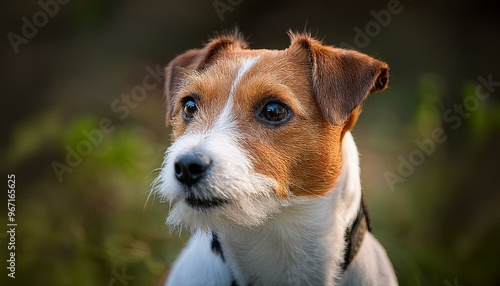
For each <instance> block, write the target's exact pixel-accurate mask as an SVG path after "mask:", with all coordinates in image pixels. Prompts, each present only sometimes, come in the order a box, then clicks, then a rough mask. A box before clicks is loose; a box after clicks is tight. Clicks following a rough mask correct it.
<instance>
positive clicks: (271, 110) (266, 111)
mask: <svg viewBox="0 0 500 286" xmlns="http://www.w3.org/2000/svg"><path fill="white" fill-rule="evenodd" d="M290 115H291V112H290V110H289V109H288V107H287V106H285V105H284V104H281V103H278V102H269V103H267V104H266V105H264V107H263V108H262V110H261V111H260V114H259V119H260V120H261V121H264V122H265V123H268V124H271V125H279V124H281V123H284V122H285V121H287V120H288V119H289V118H290Z"/></svg>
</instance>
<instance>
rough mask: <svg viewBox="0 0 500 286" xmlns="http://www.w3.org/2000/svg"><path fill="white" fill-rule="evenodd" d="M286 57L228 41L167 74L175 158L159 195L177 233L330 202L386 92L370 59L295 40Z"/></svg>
mask: <svg viewBox="0 0 500 286" xmlns="http://www.w3.org/2000/svg"><path fill="white" fill-rule="evenodd" d="M291 38H292V43H291V45H290V47H289V48H288V49H286V50H281V51H276V50H250V49H247V45H246V43H245V42H244V41H243V40H242V39H241V37H239V36H223V37H219V38H216V39H214V40H212V41H211V42H210V43H209V44H207V45H206V46H205V47H204V48H203V49H200V50H191V51H188V52H186V53H185V54H182V55H180V56H178V57H177V58H176V59H174V60H173V61H172V62H171V63H170V64H169V66H168V67H167V69H166V101H167V124H171V126H172V129H173V135H172V139H173V143H172V146H171V147H170V148H169V149H168V150H167V153H166V156H165V161H164V164H163V168H162V171H161V174H160V177H159V178H158V180H159V192H160V194H161V195H162V196H164V197H166V198H168V199H169V200H170V201H171V202H172V203H173V208H172V210H171V212H170V216H169V222H170V223H172V224H174V225H181V226H189V227H192V228H195V229H198V228H215V229H221V228H224V226H226V225H228V224H237V225H243V226H257V225H260V224H262V223H263V222H264V221H265V220H266V219H267V218H268V217H270V216H271V215H272V214H274V213H276V212H279V211H280V209H281V208H282V207H284V206H287V205H289V204H290V203H291V201H292V200H291V199H292V198H294V197H317V196H324V195H325V194H326V193H327V192H328V191H330V190H332V188H333V187H334V185H335V183H336V180H337V178H338V177H339V175H340V172H341V170H342V157H341V146H342V144H341V142H342V138H343V135H344V134H345V132H347V131H348V130H349V129H350V128H352V126H353V125H354V123H355V122H356V119H357V116H358V111H359V105H360V104H361V102H362V101H363V100H364V99H365V98H366V97H367V96H368V94H370V93H371V92H374V91H378V90H382V89H384V88H385V87H386V86H387V82H388V68H387V65H386V64H385V63H383V62H380V61H377V60H375V59H373V58H370V57H368V56H366V55H363V54H360V53H357V52H354V51H346V50H342V49H336V48H332V47H328V46H324V45H322V44H321V43H320V42H319V41H317V40H314V39H312V38H310V37H309V36H307V35H292V36H291Z"/></svg>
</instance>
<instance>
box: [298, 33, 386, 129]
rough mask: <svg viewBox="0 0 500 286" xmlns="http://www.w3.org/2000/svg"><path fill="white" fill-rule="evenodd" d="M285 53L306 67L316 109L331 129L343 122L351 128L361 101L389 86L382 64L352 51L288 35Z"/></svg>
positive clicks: (307, 37)
mask: <svg viewBox="0 0 500 286" xmlns="http://www.w3.org/2000/svg"><path fill="white" fill-rule="evenodd" d="M289 50H290V52H291V53H292V56H294V57H300V58H302V59H305V62H307V63H308V65H309V68H310V70H311V81H312V88H313V92H314V95H315V97H316V101H317V103H318V106H319V107H320V108H321V110H322V112H323V114H324V116H325V118H326V119H327V120H328V122H330V123H331V124H334V125H341V124H343V123H345V122H347V124H346V126H347V127H348V128H351V127H352V126H353V125H354V122H355V121H356V118H352V117H353V115H354V117H357V114H358V113H359V108H358V107H359V106H360V104H361V103H362V102H363V100H365V99H366V97H367V96H368V95H369V94H371V93H373V92H377V91H381V90H384V89H385V88H386V87H387V84H388V82H389V68H388V66H387V64H386V63H384V62H381V61H378V60H376V59H374V58H371V57H369V56H367V55H364V54H362V53H359V52H356V51H351V50H344V49H339V48H333V47H329V46H325V45H323V44H322V43H321V42H320V41H318V40H316V39H313V38H311V37H310V36H308V35H304V34H298V35H297V34H291V45H290V48H289ZM353 120H354V121H353ZM351 122H353V123H351Z"/></svg>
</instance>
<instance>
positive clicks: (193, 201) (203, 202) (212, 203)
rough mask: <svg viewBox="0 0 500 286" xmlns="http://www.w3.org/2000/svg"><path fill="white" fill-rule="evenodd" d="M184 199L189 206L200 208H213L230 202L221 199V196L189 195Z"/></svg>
mask: <svg viewBox="0 0 500 286" xmlns="http://www.w3.org/2000/svg"><path fill="white" fill-rule="evenodd" d="M184 201H185V202H186V204H187V205H188V206H190V207H192V208H194V209H199V210H204V209H211V208H215V207H219V206H222V205H224V204H226V203H228V201H227V200H224V199H219V198H210V199H206V198H203V199H201V198H197V197H194V196H189V197H187V198H185V199H184Z"/></svg>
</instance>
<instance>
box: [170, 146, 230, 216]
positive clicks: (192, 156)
mask: <svg viewBox="0 0 500 286" xmlns="http://www.w3.org/2000/svg"><path fill="white" fill-rule="evenodd" d="M211 165H212V160H211V159H210V157H208V156H207V155H205V154H203V153H199V152H189V153H184V154H181V155H179V156H178V157H177V158H176V160H175V163H174V172H175V178H176V179H177V180H178V181H179V182H180V183H181V184H182V185H183V186H184V192H185V199H184V200H185V202H186V204H187V205H188V206H190V207H192V208H195V209H209V208H213V207H217V206H220V205H223V204H225V203H227V200H224V199H220V198H216V197H211V196H210V194H209V193H210V192H209V190H206V189H204V187H203V184H202V182H200V181H202V180H203V178H205V177H207V174H208V172H209V170H210V166H211ZM207 191H208V192H207Z"/></svg>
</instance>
